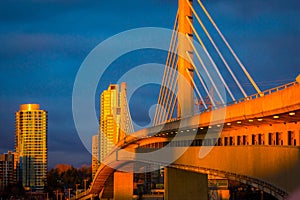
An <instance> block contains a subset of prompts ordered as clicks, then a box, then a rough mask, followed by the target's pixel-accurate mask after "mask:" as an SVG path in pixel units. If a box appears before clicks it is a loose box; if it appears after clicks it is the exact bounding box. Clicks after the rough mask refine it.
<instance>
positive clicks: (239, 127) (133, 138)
mask: <svg viewBox="0 0 300 200" xmlns="http://www.w3.org/2000/svg"><path fill="white" fill-rule="evenodd" d="M178 3H179V8H178V13H177V15H176V19H175V23H174V32H173V36H172V39H171V42H170V50H169V54H168V57H167V61H166V67H165V71H164V76H163V80H162V86H161V89H160V93H159V97H158V106H157V108H156V113H155V116H154V120H153V127H150V128H147V129H143V130H139V131H136V132H135V133H133V134H131V135H127V136H126V137H125V138H124V139H123V140H121V141H120V142H119V143H118V144H117V145H116V147H115V148H114V149H113V150H112V152H111V153H110V154H109V155H108V156H107V158H106V159H105V160H104V162H103V163H102V164H101V166H100V167H99V169H98V171H97V173H96V175H95V178H94V180H93V182H92V184H91V186H90V188H89V190H87V191H85V192H84V193H82V194H79V195H77V196H76V199H89V198H94V197H95V196H97V197H100V198H101V199H112V198H113V199H132V191H133V188H132V187H133V186H132V185H133V172H139V171H143V170H144V171H147V170H149V171H151V170H154V169H157V166H159V167H161V166H164V167H165V177H164V180H165V181H164V184H165V187H164V188H165V194H164V199H169V200H170V199H171V200H174V199H207V198H208V197H207V176H208V175H209V176H218V177H222V178H226V179H230V180H236V181H240V182H242V183H246V184H248V185H252V186H253V187H256V188H258V189H260V190H262V191H264V192H266V193H269V194H271V195H273V196H274V197H276V198H278V199H286V198H287V197H288V196H289V195H290V194H291V193H293V192H295V191H296V190H297V189H298V188H299V187H300V181H299V180H300V172H299V167H300V156H299V155H300V125H299V120H300V84H299V83H300V77H299V76H298V78H297V80H295V82H292V83H289V84H285V85H283V86H279V87H276V88H272V89H269V90H267V91H261V90H260V89H259V87H258V86H257V84H256V83H255V81H254V79H253V78H252V77H251V75H250V73H249V72H248V71H247V69H246V67H245V66H244V65H243V63H242V62H241V60H240V59H239V58H238V56H237V54H236V53H235V52H234V50H233V48H232V47H231V46H230V45H229V43H228V41H227V40H226V38H225V36H224V35H223V34H222V32H221V31H220V29H219V28H218V26H217V25H216V23H215V22H214V20H213V18H212V17H211V15H210V14H209V12H208V11H207V10H206V8H205V7H204V5H203V3H202V2H201V1H200V0H195V1H194V2H193V1H192V0H179V1H178ZM196 8H198V9H199V8H200V9H201V10H200V11H202V15H200V14H199V13H198V12H199V11H198V10H197V9H196ZM203 16H205V17H206V19H207V21H208V22H209V23H210V26H211V27H213V28H214V30H215V31H216V33H217V36H218V37H219V39H220V41H222V42H223V46H225V47H226V49H227V51H228V52H230V56H231V57H232V58H233V59H231V60H234V62H235V66H237V67H238V69H237V67H236V68H235V69H233V68H232V67H231V64H230V63H229V61H228V59H227V58H226V56H225V54H223V53H222V51H221V48H220V47H219V45H218V44H217V43H216V42H215V41H214V39H213V35H212V34H211V33H210V32H209V31H208V28H207V25H205V24H204V20H203ZM199 29H200V30H199ZM200 31H202V33H200ZM227 54H228V53H227ZM227 54H226V55H227ZM216 57H217V58H216ZM216 60H218V61H219V62H217V61H216ZM235 71H238V72H239V73H236V72H235ZM241 77H244V78H243V79H247V81H248V82H249V83H250V84H251V86H252V89H251V90H249V89H245V88H243V85H242V84H241V83H240V79H241ZM229 83H232V84H235V86H236V87H235V88H236V89H235V90H232V89H231V87H230V86H229ZM251 91H252V94H253V93H254V94H253V95H250V94H251V93H250V92H251ZM159 167H158V168H159ZM152 168H153V169H152ZM146 169H147V170H146ZM122 171H123V172H122ZM185 179H188V180H189V181H187V182H185V185H184V187H182V186H181V187H180V184H178V183H179V182H182V181H184V180H185Z"/></svg>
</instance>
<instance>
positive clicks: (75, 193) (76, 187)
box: [75, 184, 80, 198]
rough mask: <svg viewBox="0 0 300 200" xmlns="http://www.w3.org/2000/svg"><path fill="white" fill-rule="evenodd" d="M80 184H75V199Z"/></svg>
mask: <svg viewBox="0 0 300 200" xmlns="http://www.w3.org/2000/svg"><path fill="white" fill-rule="evenodd" d="M79 185H80V184H76V191H75V196H76V198H77V191H78V186H79Z"/></svg>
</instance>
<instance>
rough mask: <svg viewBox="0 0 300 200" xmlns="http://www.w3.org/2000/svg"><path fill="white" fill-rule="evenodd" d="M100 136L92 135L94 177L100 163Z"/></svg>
mask: <svg viewBox="0 0 300 200" xmlns="http://www.w3.org/2000/svg"><path fill="white" fill-rule="evenodd" d="M99 156H100V137H99V135H98V134H97V135H93V137H92V177H94V176H95V174H96V172H97V169H98V167H99V165H100V159H99Z"/></svg>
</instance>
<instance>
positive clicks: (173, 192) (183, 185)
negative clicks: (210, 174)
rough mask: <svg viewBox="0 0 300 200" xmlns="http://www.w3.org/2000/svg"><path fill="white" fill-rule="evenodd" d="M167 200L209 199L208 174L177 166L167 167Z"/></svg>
mask: <svg viewBox="0 0 300 200" xmlns="http://www.w3.org/2000/svg"><path fill="white" fill-rule="evenodd" d="M164 173H165V176H164V179H165V180H164V182H165V183H164V184H165V193H164V199H165V200H182V199H185V200H193V199H195V200H197V199H201V200H207V199H208V182H207V175H206V174H201V173H195V172H191V171H186V170H180V169H175V168H169V167H166V168H165V172H164Z"/></svg>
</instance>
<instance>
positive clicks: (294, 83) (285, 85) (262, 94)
mask: <svg viewBox="0 0 300 200" xmlns="http://www.w3.org/2000/svg"><path fill="white" fill-rule="evenodd" d="M297 84H298V82H297V81H294V82H291V83H287V84H284V85H280V86H278V87H275V88H271V89H268V90H265V91H263V92H261V93H258V94H253V95H250V96H248V97H245V98H241V99H239V100H237V101H234V102H233V103H231V104H236V103H241V102H245V101H249V100H253V99H258V98H260V97H263V96H266V95H269V94H272V93H275V92H278V91H281V90H284V89H287V88H289V87H292V86H295V85H297Z"/></svg>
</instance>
